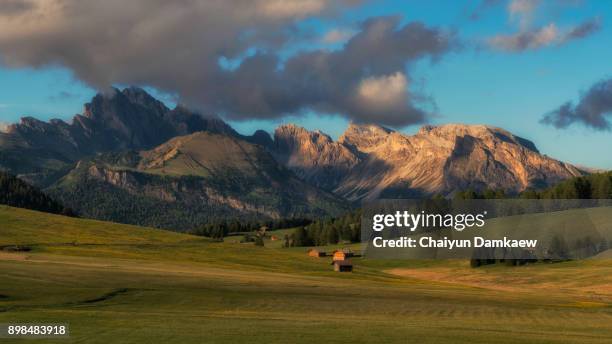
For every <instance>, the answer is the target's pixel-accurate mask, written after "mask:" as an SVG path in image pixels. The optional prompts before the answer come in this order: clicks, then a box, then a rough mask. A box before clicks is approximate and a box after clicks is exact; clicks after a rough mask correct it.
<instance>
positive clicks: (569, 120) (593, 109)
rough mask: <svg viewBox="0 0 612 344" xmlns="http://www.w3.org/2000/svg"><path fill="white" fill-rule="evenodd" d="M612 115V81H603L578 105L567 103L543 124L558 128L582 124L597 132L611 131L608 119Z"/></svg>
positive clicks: (584, 96) (546, 117)
mask: <svg viewBox="0 0 612 344" xmlns="http://www.w3.org/2000/svg"><path fill="white" fill-rule="evenodd" d="M611 114H612V79H608V80H602V81H600V82H598V83H596V84H594V85H593V86H591V88H590V89H589V90H588V91H587V92H586V93H584V94H583V95H582V96H581V97H580V101H579V102H578V104H576V105H574V104H572V103H571V102H567V103H565V104H563V105H561V106H560V107H559V108H558V109H556V110H554V111H551V112H550V113H548V114H546V115H545V116H544V117H543V118H542V120H541V121H540V122H541V123H544V124H549V125H552V126H554V127H556V128H567V127H569V126H570V125H572V124H574V123H582V124H584V125H586V126H587V127H590V128H593V129H597V130H610V121H609V120H608V117H609V116H610V115H611Z"/></svg>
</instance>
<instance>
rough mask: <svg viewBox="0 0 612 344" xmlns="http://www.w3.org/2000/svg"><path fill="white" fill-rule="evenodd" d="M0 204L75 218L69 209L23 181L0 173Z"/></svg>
mask: <svg viewBox="0 0 612 344" xmlns="http://www.w3.org/2000/svg"><path fill="white" fill-rule="evenodd" d="M0 204H6V205H9V206H11V207H17V208H25V209H31V210H37V211H42V212H46V213H52V214H60V215H67V216H75V214H74V212H73V211H72V210H71V209H70V208H66V207H64V206H63V205H62V204H61V203H59V202H57V201H56V200H54V199H52V198H51V197H49V196H47V195H45V194H44V193H43V192H42V191H40V190H39V189H37V188H36V187H34V186H32V185H30V184H28V183H26V182H24V181H23V180H21V179H19V178H17V177H15V176H13V175H11V174H8V173H6V172H2V171H0Z"/></svg>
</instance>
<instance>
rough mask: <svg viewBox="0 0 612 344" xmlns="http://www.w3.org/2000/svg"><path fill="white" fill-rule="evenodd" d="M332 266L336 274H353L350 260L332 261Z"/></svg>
mask: <svg viewBox="0 0 612 344" xmlns="http://www.w3.org/2000/svg"><path fill="white" fill-rule="evenodd" d="M332 265H333V266H334V271H336V272H353V263H352V262H351V261H350V260H334V261H333V262H332Z"/></svg>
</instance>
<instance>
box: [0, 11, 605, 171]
mask: <svg viewBox="0 0 612 344" xmlns="http://www.w3.org/2000/svg"><path fill="white" fill-rule="evenodd" d="M487 3H491V5H490V6H484V5H481V4H482V2H479V1H467V2H461V1H401V2H400V1H376V2H368V3H365V4H363V5H360V6H357V7H351V8H347V9H344V10H343V11H342V12H341V13H335V14H333V15H326V16H320V17H317V16H313V17H308V18H306V19H304V20H302V21H298V22H297V27H298V29H297V30H299V31H301V32H306V33H308V34H309V35H311V36H313V37H317V36H321V37H323V36H324V35H325V34H326V33H328V32H330V31H332V30H337V31H339V32H340V31H341V32H348V33H350V32H355V31H357V30H359V23H361V22H363V21H364V20H367V19H368V18H371V17H375V16H386V15H401V16H402V18H403V19H402V22H403V23H409V22H412V21H420V22H423V23H425V24H426V25H428V26H432V27H439V28H441V29H443V30H445V31H446V32H454V33H455V36H456V37H457V41H458V42H460V47H458V48H455V49H452V51H449V52H447V53H445V54H443V56H441V57H440V59H439V60H438V61H434V62H432V61H430V59H427V58H425V59H421V60H418V61H414V62H413V63H410V64H407V65H406V74H407V75H409V77H410V88H411V91H417V92H418V93H419V94H423V95H426V96H428V97H430V98H431V99H433V101H434V102H435V104H436V109H435V111H433V113H432V114H431V115H430V116H428V117H427V119H426V122H427V123H431V124H442V123H449V122H453V123H469V124H488V125H493V126H499V127H502V128H505V129H507V130H509V131H511V132H513V133H515V134H517V135H520V136H523V137H525V138H528V139H530V140H532V141H534V142H535V143H536V145H537V147H538V148H539V149H540V151H541V152H542V153H545V154H547V155H549V156H552V157H554V158H557V159H560V160H564V161H568V162H571V163H576V164H581V165H586V166H591V167H597V168H608V169H612V154H610V153H609V147H610V146H611V143H612V133H611V132H610V131H606V130H594V129H592V128H588V127H586V126H584V125H583V124H580V123H575V124H574V125H571V126H569V127H567V128H564V129H558V128H555V127H553V126H550V125H545V124H542V123H540V119H541V118H542V116H543V115H544V114H546V113H548V112H549V111H552V110H554V109H556V108H558V107H559V106H560V105H561V104H563V103H565V102H567V101H574V102H576V101H578V99H579V97H580V95H581V94H582V93H584V92H586V91H587V90H588V89H589V87H591V85H593V84H594V83H596V82H598V81H600V80H603V79H608V78H610V77H612V64H611V63H610V61H612V44H611V43H612V18H611V16H612V2H608V1H577V0H576V1H571V0H566V1H557V2H545V1H544V2H542V3H539V4H538V6H536V8H535V9H533V10H532V11H531V12H530V13H529V18H528V23H527V24H525V23H523V22H521V18H525V17H527V15H526V14H524V13H523V17H520V16H514V17H513V16H512V14H511V13H510V9H509V8H510V7H509V6H510V2H509V1H490V2H487ZM478 8H480V9H481V10H479V11H478V12H477V14H478V19H474V18H470V15H471V14H474V13H475V11H476V10H477V9H478ZM588 20H597V22H598V23H600V28H599V29H598V30H597V31H595V32H593V33H592V34H589V35H586V36H585V37H581V38H580V39H575V40H571V41H568V42H563V43H558V44H557V43H555V44H550V45H547V46H543V47H537V48H533V49H524V50H521V51H505V50H503V49H502V50H500V49H494V48H492V47H490V46H489V45H488V43H487V42H489V40H490V39H491V37H494V36H496V35H512V34H514V33H516V32H518V31H521V30H529V29H531V30H538V28H541V27H544V26H546V25H549V24H550V23H554V25H555V26H556V27H557V28H558V30H559V32H562V31H563V30H570V29H571V28H573V27H576V26H578V25H580V23H582V22H585V21H588ZM525 21H527V19H525ZM523 25H528V26H529V29H527V28H524V27H522V26H523ZM347 39H348V37H347ZM344 43H345V42H344V41H343V40H340V41H338V42H335V43H331V44H330V43H324V42H322V41H321V40H317V39H310V40H301V41H300V40H296V43H294V44H291V45H285V46H283V48H281V49H280V50H279V51H278V54H279V56H281V57H282V58H284V59H288V58H291V56H293V55H294V54H296V52H299V51H302V50H308V49H321V48H324V49H331V50H334V49H342V46H343V45H344ZM75 48H78V47H75ZM2 54H3V52H2V46H1V45H0V60H1V57H2ZM236 63H237V64H240V59H238V60H237V61H236ZM51 65H53V66H51V67H49V66H48V65H42V66H37V67H30V66H27V65H25V66H17V67H16V66H14V65H11V66H7V65H0V122H4V123H11V122H15V121H17V120H18V119H19V118H20V117H22V116H24V115H30V116H34V117H37V118H39V119H44V120H48V119H50V118H62V119H65V120H69V119H70V118H71V117H72V116H73V115H74V114H76V113H80V112H81V109H82V105H83V103H85V102H87V101H88V100H89V99H91V97H92V96H93V95H94V94H95V93H96V89H95V87H93V86H90V84H91V83H90V82H89V83H88V82H84V81H81V80H80V79H82V78H80V77H79V76H77V74H78V73H77V74H73V69H72V68H71V67H70V66H62V65H61V64H51ZM143 84H144V83H143ZM141 86H146V85H141ZM150 90H151V91H152V92H153V93H154V94H155V95H156V96H158V97H161V98H162V99H163V100H164V101H166V102H167V103H168V104H169V105H170V106H173V105H174V104H173V100H172V99H173V98H172V97H170V96H168V95H167V94H166V93H164V92H161V91H160V92H157V91H155V89H152V88H151V89H150ZM229 122H230V123H231V124H232V125H233V126H234V127H235V128H236V129H237V130H238V131H240V132H242V133H245V134H249V133H251V132H253V131H254V130H256V129H264V130H268V131H273V129H274V128H275V127H276V126H277V125H278V124H281V123H297V124H300V125H303V126H305V127H307V128H309V129H321V130H322V131H324V132H327V133H328V134H330V135H332V136H333V137H337V136H339V135H340V134H341V133H342V132H343V130H344V129H345V128H346V126H347V124H348V123H349V119H347V118H346V116H343V114H337V115H334V114H323V113H321V112H316V111H314V110H312V109H310V110H309V109H305V110H304V111H301V112H299V113H298V114H295V115H293V116H291V115H289V116H284V117H280V118H276V119H272V120H265V119H263V120H262V119H249V118H241V119H240V120H230V121H229ZM421 125H422V124H420V123H419V124H412V125H408V126H406V127H402V128H399V129H400V130H402V131H405V132H407V133H413V132H415V131H416V130H418V128H419V127H420V126H421Z"/></svg>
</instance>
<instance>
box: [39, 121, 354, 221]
mask: <svg viewBox="0 0 612 344" xmlns="http://www.w3.org/2000/svg"><path fill="white" fill-rule="evenodd" d="M47 191H48V192H49V193H50V194H51V195H53V196H55V197H57V198H58V199H59V200H61V201H62V202H65V204H67V205H69V206H70V207H73V208H74V209H76V210H77V211H78V212H79V213H80V214H83V216H85V217H90V218H95V219H102V220H110V221H115V222H121V223H131V224H139V225H146V226H154V227H163V228H172V229H176V230H187V229H192V228H194V227H196V226H199V225H202V224H204V223H209V222H213V221H215V220H219V219H226V218H230V217H233V218H236V219H246V218H250V219H252V218H258V219H266V218H272V219H277V218H282V217H302V216H313V217H319V216H326V215H330V214H331V215H333V214H339V213H341V212H342V211H344V210H346V209H347V207H348V205H347V204H346V203H345V202H344V201H342V200H341V199H339V198H337V197H335V196H333V195H331V194H328V193H326V192H323V191H320V190H319V189H317V188H315V187H313V186H310V185H308V184H306V183H304V182H303V181H301V180H300V179H298V178H296V177H295V176H294V175H293V173H292V172H291V171H289V170H287V169H286V168H284V167H282V166H281V165H279V164H278V163H277V162H276V161H275V160H274V158H273V157H272V156H271V155H270V154H269V153H268V152H267V151H265V149H264V148H263V147H261V146H259V145H255V144H251V143H248V142H246V141H244V140H241V139H238V138H235V137H231V136H227V135H219V134H211V133H207V132H198V133H195V134H191V135H187V136H181V137H176V138H174V139H172V140H170V141H168V142H167V143H164V144H162V145H160V146H158V147H156V148H154V149H152V150H147V151H140V152H125V153H112V154H111V153H108V154H102V155H98V156H96V157H94V158H93V159H86V160H82V161H80V162H79V163H78V164H77V166H76V167H75V168H74V169H73V170H72V171H70V173H68V174H67V175H66V176H65V177H63V178H62V179H61V180H59V181H58V182H57V183H55V184H54V185H52V186H51V187H50V188H48V189H47Z"/></svg>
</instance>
